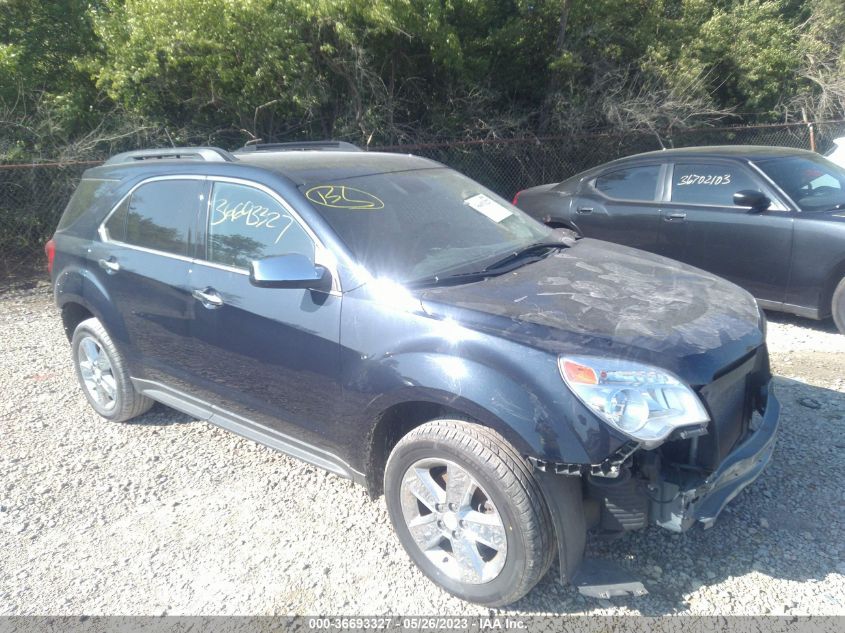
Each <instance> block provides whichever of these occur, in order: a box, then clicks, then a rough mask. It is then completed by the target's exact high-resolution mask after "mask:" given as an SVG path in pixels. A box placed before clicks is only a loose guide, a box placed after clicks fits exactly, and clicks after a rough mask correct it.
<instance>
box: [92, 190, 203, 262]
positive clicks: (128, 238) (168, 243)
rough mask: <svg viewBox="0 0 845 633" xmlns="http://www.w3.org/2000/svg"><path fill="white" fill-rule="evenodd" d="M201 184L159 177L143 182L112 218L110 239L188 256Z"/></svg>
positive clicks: (107, 226)
mask: <svg viewBox="0 0 845 633" xmlns="http://www.w3.org/2000/svg"><path fill="white" fill-rule="evenodd" d="M202 187H203V183H202V181H200V180H160V181H156V182H150V183H147V184H145V185H141V186H140V187H138V188H137V189H136V190H135V191H134V192H133V193H132V195H131V196H130V198H129V200H128V201H127V202H124V204H122V205H121V206H120V207H118V209H116V210H115V212H114V213H113V214H112V217H111V218H109V221H108V222H107V223H106V230H107V232H108V235H109V238H110V239H115V240H118V241H121V242H126V243H127V244H131V245H133V246H142V247H144V248H150V249H153V250H157V251H163V252H165V253H172V254H174V255H188V244H189V242H190V239H191V233H192V231H193V228H194V226H195V223H196V217H197V210H198V208H199V207H198V203H199V200H200V195H201V194H202Z"/></svg>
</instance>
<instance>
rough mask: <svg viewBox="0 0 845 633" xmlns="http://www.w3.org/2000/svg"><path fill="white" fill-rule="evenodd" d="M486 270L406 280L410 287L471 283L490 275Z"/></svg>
mask: <svg viewBox="0 0 845 633" xmlns="http://www.w3.org/2000/svg"><path fill="white" fill-rule="evenodd" d="M489 276H490V274H488V273H487V272H486V271H483V270H479V271H472V272H469V273H454V274H451V275H431V276H430V277H420V278H419V279H414V280H412V281H408V282H405V285H406V286H408V287H409V288H422V287H425V286H445V285H448V284H462V283H470V282H472V281H480V280H481V279H484V278H486V277H489Z"/></svg>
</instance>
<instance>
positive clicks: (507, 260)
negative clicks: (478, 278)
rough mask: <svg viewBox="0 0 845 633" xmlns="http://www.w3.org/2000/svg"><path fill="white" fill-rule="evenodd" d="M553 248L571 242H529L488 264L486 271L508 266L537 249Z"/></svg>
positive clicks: (566, 246) (561, 246) (565, 246)
mask: <svg viewBox="0 0 845 633" xmlns="http://www.w3.org/2000/svg"><path fill="white" fill-rule="evenodd" d="M553 248H569V244H567V243H565V242H536V243H534V244H529V245H528V246H525V247H523V248H520V249H519V250H517V251H513V252H512V253H508V254H507V255H505V256H504V257H502V258H501V259H499V260H496V261H495V262H493V263H492V264H490V265H489V266H487V268H485V269H484V272H488V271H491V270H495V269H496V268H502V267H504V266H507V265H508V264H511V263H513V262H515V261H517V260H519V259H522V258H523V257H526V256H528V255H530V254H531V253H536V252H537V251H542V250H543V249H553Z"/></svg>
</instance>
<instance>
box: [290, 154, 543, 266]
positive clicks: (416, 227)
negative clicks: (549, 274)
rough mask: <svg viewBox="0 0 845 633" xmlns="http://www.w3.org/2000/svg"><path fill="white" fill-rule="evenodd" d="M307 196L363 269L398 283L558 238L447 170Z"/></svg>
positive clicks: (381, 178)
mask: <svg viewBox="0 0 845 633" xmlns="http://www.w3.org/2000/svg"><path fill="white" fill-rule="evenodd" d="M301 190H302V192H303V193H304V194H305V196H306V197H307V198H308V200H309V201H310V202H311V204H312V205H313V207H314V208H315V209H316V210H317V212H319V213H320V215H321V216H323V218H325V220H326V221H327V222H328V223H329V224H330V225H331V227H332V228H333V229H334V231H335V232H336V233H337V235H338V237H340V239H342V240H343V241H344V243H345V244H346V245H347V247H348V248H349V249H350V251H351V252H352V254H353V256H354V257H355V258H356V260H357V261H358V262H359V263H360V264H362V265H363V266H364V267H365V268H366V269H367V270H368V271H369V272H370V273H371V274H373V275H374V276H376V277H388V278H390V279H393V280H394V281H398V282H409V281H414V280H419V279H423V278H426V277H432V276H435V275H447V274H449V275H451V274H459V273H464V272H475V271H479V270H481V269H482V268H483V267H484V265H485V264H489V263H490V262H491V261H495V260H497V259H499V258H501V257H502V256H504V255H507V254H508V253H510V252H513V251H516V250H519V249H521V248H524V247H526V246H528V245H530V244H534V243H537V242H538V241H542V240H544V239H547V238H549V237H550V236H552V235H553V231H552V229H549V228H548V227H546V226H543V225H542V224H540V223H539V222H537V221H535V220H534V219H532V218H530V217H529V216H527V215H526V214H525V213H523V212H522V211H520V210H519V209H517V208H516V207H514V206H513V205H511V204H510V203H509V202H507V201H506V200H504V199H503V198H500V197H499V196H497V195H496V194H495V193H493V192H492V191H490V190H488V189H486V188H484V187H482V186H481V185H479V184H478V183H477V182H475V181H473V180H470V179H469V178H467V177H466V176H462V175H461V174H459V173H457V172H455V171H452V170H451V169H446V168H442V169H419V170H411V171H402V172H392V173H384V174H375V175H370V176H360V177H355V178H343V179H336V180H328V181H326V182H317V183H309V184H307V185H303V186H302V187H301Z"/></svg>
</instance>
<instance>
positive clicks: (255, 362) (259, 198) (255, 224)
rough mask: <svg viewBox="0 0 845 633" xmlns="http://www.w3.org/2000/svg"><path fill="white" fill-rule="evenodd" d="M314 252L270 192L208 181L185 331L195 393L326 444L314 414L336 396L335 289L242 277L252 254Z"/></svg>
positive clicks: (322, 414) (325, 412) (313, 243)
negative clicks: (270, 284)
mask: <svg viewBox="0 0 845 633" xmlns="http://www.w3.org/2000/svg"><path fill="white" fill-rule="evenodd" d="M319 249H321V247H320V246H319V242H318V241H317V239H316V236H315V235H314V234H313V233H312V232H311V231H310V229H309V228H308V227H307V226H306V225H305V224H304V223H302V222H301V220H300V219H299V217H298V215H297V214H296V213H295V212H294V211H293V209H292V208H291V207H290V206H289V205H287V204H286V203H285V202H284V201H283V200H282V199H281V198H280V197H279V196H278V195H276V194H275V193H273V192H272V191H271V190H270V189H268V188H266V187H263V186H262V185H259V184H255V183H249V182H246V181H239V180H234V179H212V180H211V181H210V191H209V204H208V210H207V213H206V218H205V222H204V239H203V243H202V244H200V246H199V252H198V253H197V257H196V260H195V265H194V267H193V270H192V272H191V276H190V284H191V288H192V291H193V292H194V293H195V298H194V300H193V305H192V310H191V322H190V333H191V338H192V340H193V343H194V351H195V357H194V363H195V372H196V376H197V379H196V387H195V393H197V394H198V395H199V396H200V397H202V398H203V399H205V400H207V401H209V402H211V403H212V404H214V405H215V406H217V407H220V408H221V409H223V410H224V411H225V412H228V413H233V414H236V415H237V416H241V417H242V418H245V419H246V420H248V421H249V422H250V423H253V424H257V425H260V426H262V427H266V428H269V429H272V430H275V431H277V432H281V433H285V434H287V433H293V434H294V435H295V436H296V437H297V438H305V441H306V442H308V443H310V444H312V445H316V446H322V447H328V446H331V441H330V437H331V435H330V433H325V434H324V431H325V430H327V429H324V428H322V427H321V425H320V421H321V420H326V419H331V417H332V409H333V407H334V403H335V402H336V401H337V400H338V398H339V397H340V385H339V367H340V363H339V354H340V350H339V338H340V306H341V296H340V293H339V292H337V291H334V290H333V291H329V292H318V291H312V290H306V289H280V288H259V287H256V286H253V285H252V284H251V283H250V280H249V263H250V261H252V260H256V259H261V258H263V257H268V256H272V255H283V254H286V253H300V254H303V255H306V256H307V257H308V258H309V259H310V260H311V261H314V260H315V257H316V256H317V253H318V250H319ZM335 279H337V277H336V275H335ZM261 432H263V430H262V431H261Z"/></svg>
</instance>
